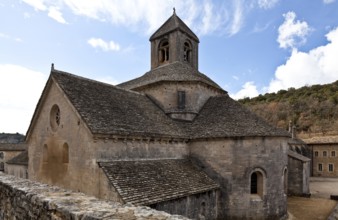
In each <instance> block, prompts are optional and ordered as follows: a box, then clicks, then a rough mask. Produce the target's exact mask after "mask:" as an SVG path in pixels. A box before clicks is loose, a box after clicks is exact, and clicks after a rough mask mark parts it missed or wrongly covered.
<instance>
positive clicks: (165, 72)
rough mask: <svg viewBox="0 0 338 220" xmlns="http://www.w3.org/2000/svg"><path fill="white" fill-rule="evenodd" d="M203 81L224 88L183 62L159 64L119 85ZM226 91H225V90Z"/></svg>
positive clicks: (127, 86)
mask: <svg viewBox="0 0 338 220" xmlns="http://www.w3.org/2000/svg"><path fill="white" fill-rule="evenodd" d="M163 81H164V82H174V81H175V82H202V83H205V84H207V85H209V86H212V87H214V88H216V89H218V90H222V91H223V89H222V88H221V87H220V86H219V85H217V84H216V83H215V82H214V81H212V80H211V79H210V78H208V77H207V76H206V75H204V74H202V73H200V72H199V71H198V70H196V69H195V68H193V67H191V66H190V65H189V64H185V63H182V62H174V63H171V64H167V65H163V66H159V67H157V68H155V69H152V70H150V71H149V72H147V73H145V74H144V75H143V76H141V77H138V78H135V79H133V80H130V81H127V82H124V83H121V84H119V85H117V86H119V87H121V88H124V89H135V88H139V87H143V86H146V85H150V84H154V83H159V82H163ZM223 92H224V93H226V92H225V91H223Z"/></svg>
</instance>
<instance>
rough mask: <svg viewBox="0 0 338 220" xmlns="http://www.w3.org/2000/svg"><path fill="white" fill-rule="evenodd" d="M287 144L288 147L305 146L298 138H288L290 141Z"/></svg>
mask: <svg viewBox="0 0 338 220" xmlns="http://www.w3.org/2000/svg"><path fill="white" fill-rule="evenodd" d="M288 144H290V145H306V143H305V142H304V141H303V140H301V139H298V138H290V140H289V141H288Z"/></svg>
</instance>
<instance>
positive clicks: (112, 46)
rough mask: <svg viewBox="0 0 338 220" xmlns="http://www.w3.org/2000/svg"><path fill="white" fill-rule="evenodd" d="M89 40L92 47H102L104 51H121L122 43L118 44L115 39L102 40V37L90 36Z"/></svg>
mask: <svg viewBox="0 0 338 220" xmlns="http://www.w3.org/2000/svg"><path fill="white" fill-rule="evenodd" d="M87 42H88V44H90V45H91V46H92V47H94V48H100V49H101V50H103V51H119V50H120V45H118V44H117V43H115V42H114V41H109V42H106V41H104V40H102V39H101V38H90V39H89V40H88V41H87Z"/></svg>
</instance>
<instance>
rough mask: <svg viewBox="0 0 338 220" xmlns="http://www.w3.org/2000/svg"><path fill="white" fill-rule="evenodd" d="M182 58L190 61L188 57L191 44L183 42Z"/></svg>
mask: <svg viewBox="0 0 338 220" xmlns="http://www.w3.org/2000/svg"><path fill="white" fill-rule="evenodd" d="M183 50H184V51H183V60H184V61H187V62H190V57H191V46H190V44H189V43H188V42H185V43H184V49H183Z"/></svg>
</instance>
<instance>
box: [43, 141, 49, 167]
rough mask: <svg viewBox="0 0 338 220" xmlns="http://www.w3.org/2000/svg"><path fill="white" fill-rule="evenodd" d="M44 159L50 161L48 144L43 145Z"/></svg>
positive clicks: (45, 161)
mask: <svg viewBox="0 0 338 220" xmlns="http://www.w3.org/2000/svg"><path fill="white" fill-rule="evenodd" d="M42 160H43V162H44V163H47V162H48V146H47V144H45V145H43V150H42Z"/></svg>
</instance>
